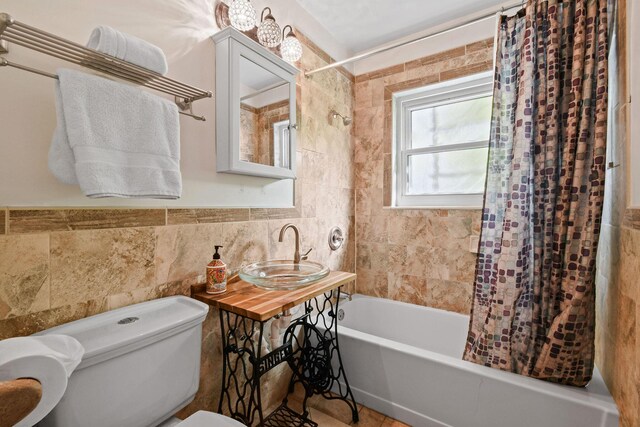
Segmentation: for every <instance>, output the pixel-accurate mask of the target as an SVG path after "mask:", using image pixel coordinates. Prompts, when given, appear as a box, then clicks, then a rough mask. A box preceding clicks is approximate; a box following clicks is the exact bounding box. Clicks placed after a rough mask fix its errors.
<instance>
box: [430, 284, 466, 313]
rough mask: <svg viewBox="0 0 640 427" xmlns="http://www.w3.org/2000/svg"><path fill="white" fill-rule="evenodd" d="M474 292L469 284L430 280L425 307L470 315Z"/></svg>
mask: <svg viewBox="0 0 640 427" xmlns="http://www.w3.org/2000/svg"><path fill="white" fill-rule="evenodd" d="M472 291H473V290H472V286H471V285H470V284H469V283H460V282H454V281H451V280H441V279H428V280H427V298H426V301H425V302H426V304H425V305H427V306H429V307H436V308H440V309H442V310H449V311H455V312H456V313H461V314H469V313H470V312H471V296H472V295H471V294H472Z"/></svg>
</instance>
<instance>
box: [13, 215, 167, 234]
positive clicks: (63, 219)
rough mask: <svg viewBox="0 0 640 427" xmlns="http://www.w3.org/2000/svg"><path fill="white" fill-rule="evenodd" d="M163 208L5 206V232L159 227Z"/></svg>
mask: <svg viewBox="0 0 640 427" xmlns="http://www.w3.org/2000/svg"><path fill="white" fill-rule="evenodd" d="M165 216H166V212H165V210H164V209H9V224H8V232H9V233H11V234H20V233H43V232H54V231H71V230H98V229H109V228H127V227H147V226H159V225H165V223H166V218H165Z"/></svg>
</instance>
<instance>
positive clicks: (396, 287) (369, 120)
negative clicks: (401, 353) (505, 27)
mask: <svg viewBox="0 0 640 427" xmlns="http://www.w3.org/2000/svg"><path fill="white" fill-rule="evenodd" d="M492 64H493V39H486V40H481V41H478V42H474V43H470V44H468V45H466V46H460V47H457V48H454V49H450V50H447V51H444V52H441V53H438V54H435V55H430V56H428V57H424V58H419V59H416V60H413V61H409V62H407V63H405V64H399V65H397V66H394V67H391V68H386V69H383V70H379V71H375V72H371V73H367V74H365V75H361V76H356V84H355V85H354V90H355V99H356V104H355V113H354V117H355V123H354V125H355V126H354V129H355V137H356V145H355V153H354V162H355V175H356V181H355V187H356V192H355V194H356V196H355V197H356V242H357V245H356V246H357V247H356V252H357V270H356V271H357V272H358V274H359V280H358V282H357V288H358V291H359V292H363V293H366V294H368V295H377V296H383V297H385V298H392V299H398V300H401V301H406V302H411V303H415V304H421V305H428V306H433V307H437V308H442V309H445V310H453V311H458V312H463V313H467V312H468V311H469V306H470V292H471V287H472V283H473V276H474V271H475V258H476V257H475V255H474V254H472V253H470V252H469V237H470V236H471V235H474V234H475V235H477V234H479V231H480V224H481V211H480V209H478V210H471V211H462V210H434V209H384V207H390V206H391V204H392V194H393V190H394V189H393V175H392V173H393V156H392V151H393V116H392V111H393V102H392V99H393V95H394V94H395V93H397V92H400V91H405V90H409V89H415V88H418V87H422V86H425V85H427V84H432V83H436V82H439V81H442V80H447V79H450V78H454V77H458V76H463V75H469V74H472V73H475V72H478V71H484V70H489V69H491V68H492ZM381 130H382V131H381ZM382 259H385V260H386V267H387V269H388V271H387V277H385V278H383V279H381V278H378V277H375V276H374V270H375V267H374V262H373V260H382ZM383 262H384V261H380V262H379V263H380V265H382V263H383ZM362 272H364V275H365V276H367V277H371V281H367V280H364V278H363V277H362V274H361V273H362Z"/></svg>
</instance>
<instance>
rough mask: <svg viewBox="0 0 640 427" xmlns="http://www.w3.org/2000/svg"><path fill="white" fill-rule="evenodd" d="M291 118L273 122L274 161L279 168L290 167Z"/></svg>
mask: <svg viewBox="0 0 640 427" xmlns="http://www.w3.org/2000/svg"><path fill="white" fill-rule="evenodd" d="M290 135H291V134H290V131H289V120H282V121H280V122H275V123H274V124H273V163H274V166H276V167H279V168H289V167H290V163H291V162H289V153H290V150H289V145H290V142H289V141H290Z"/></svg>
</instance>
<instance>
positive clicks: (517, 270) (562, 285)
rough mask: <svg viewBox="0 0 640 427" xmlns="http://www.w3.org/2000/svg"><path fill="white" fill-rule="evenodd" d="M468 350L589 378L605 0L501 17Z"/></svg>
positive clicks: (545, 375)
mask: <svg viewBox="0 0 640 427" xmlns="http://www.w3.org/2000/svg"><path fill="white" fill-rule="evenodd" d="M493 103H494V105H493V116H492V122H491V126H492V130H491V141H490V154H489V164H488V169H487V184H486V190H485V201H484V209H483V214H482V215H483V217H482V232H481V239H480V240H481V241H480V247H479V255H478V259H477V264H476V276H475V283H474V290H473V306H472V312H471V321H470V325H469V333H468V338H467V343H466V348H465V351H464V356H463V357H464V359H465V360H468V361H471V362H475V363H478V364H482V365H486V366H490V367H494V368H498V369H502V370H506V371H511V372H516V373H520V374H523V375H527V376H531V377H535V378H540V379H545V380H549V381H553V382H558V383H563V384H570V385H575V386H584V385H586V384H587V383H588V382H589V380H590V379H591V375H592V372H593V363H594V328H595V292H594V281H595V277H594V276H595V261H596V249H597V245H598V235H599V231H600V220H601V214H602V204H603V197H604V176H605V146H606V130H607V0H572V1H564V2H563V1H557V0H548V1H541V0H529V1H528V3H527V5H526V7H525V9H523V10H522V11H520V12H519V13H518V14H517V15H516V16H513V17H502V18H501V21H500V24H499V29H498V36H497V56H496V71H495V86H494V97H493Z"/></svg>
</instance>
